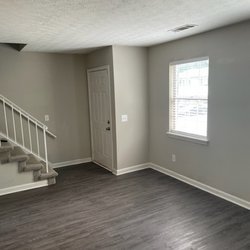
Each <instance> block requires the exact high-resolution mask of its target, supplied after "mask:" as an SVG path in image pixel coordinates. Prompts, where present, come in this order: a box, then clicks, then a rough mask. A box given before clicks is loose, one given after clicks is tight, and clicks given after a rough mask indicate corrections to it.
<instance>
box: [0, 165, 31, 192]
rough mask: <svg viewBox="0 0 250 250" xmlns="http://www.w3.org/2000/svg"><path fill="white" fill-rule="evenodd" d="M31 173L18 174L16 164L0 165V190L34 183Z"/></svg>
mask: <svg viewBox="0 0 250 250" xmlns="http://www.w3.org/2000/svg"><path fill="white" fill-rule="evenodd" d="M33 179H34V177H33V171H31V172H23V173H19V172H18V163H17V162H12V163H6V164H1V163H0V190H1V189H3V188H8V187H14V186H18V185H23V184H29V183H33V182H34V180H33Z"/></svg>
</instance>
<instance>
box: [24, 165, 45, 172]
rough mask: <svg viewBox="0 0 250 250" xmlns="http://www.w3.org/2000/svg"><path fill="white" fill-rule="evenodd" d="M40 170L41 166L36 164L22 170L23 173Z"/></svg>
mask: <svg viewBox="0 0 250 250" xmlns="http://www.w3.org/2000/svg"><path fill="white" fill-rule="evenodd" d="M41 169H42V164H40V163H37V164H27V165H26V166H25V167H24V168H23V171H37V170H41Z"/></svg>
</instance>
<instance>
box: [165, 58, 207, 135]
mask: <svg viewBox="0 0 250 250" xmlns="http://www.w3.org/2000/svg"><path fill="white" fill-rule="evenodd" d="M208 72H209V60H208V58H206V59H198V60H197V59H194V60H191V61H188V62H180V63H172V64H170V92H169V93H170V94H169V104H170V110H169V132H170V133H174V134H178V135H183V136H185V135H186V136H191V137H194V138H197V139H207V102H208Z"/></svg>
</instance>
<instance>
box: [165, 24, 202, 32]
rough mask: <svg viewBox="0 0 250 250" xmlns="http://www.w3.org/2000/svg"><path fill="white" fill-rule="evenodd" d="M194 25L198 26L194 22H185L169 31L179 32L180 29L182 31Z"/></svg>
mask: <svg viewBox="0 0 250 250" xmlns="http://www.w3.org/2000/svg"><path fill="white" fill-rule="evenodd" d="M196 26H198V25H196V24H185V25H183V26H180V27H177V28H174V29H171V30H169V31H172V32H181V31H184V30H188V29H191V28H194V27H196Z"/></svg>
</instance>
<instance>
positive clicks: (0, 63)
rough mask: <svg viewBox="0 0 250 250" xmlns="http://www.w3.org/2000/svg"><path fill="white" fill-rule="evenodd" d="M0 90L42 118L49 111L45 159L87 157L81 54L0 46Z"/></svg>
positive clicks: (84, 90) (84, 88) (86, 112)
mask: <svg viewBox="0 0 250 250" xmlns="http://www.w3.org/2000/svg"><path fill="white" fill-rule="evenodd" d="M0 76H1V78H0V79H1V80H0V94H2V95H4V96H6V97H7V98H9V99H10V100H12V101H14V102H15V103H16V104H18V105H19V106H20V107H22V108H23V109H24V110H26V111H28V112H29V113H31V114H32V115H33V116H35V117H36V118H38V119H39V120H40V121H42V122H44V115H45V114H49V115H50V121H49V122H47V125H48V127H49V130H51V131H52V132H53V133H55V134H56V136H57V139H56V140H54V139H51V138H49V140H48V143H49V160H50V161H51V162H53V163H55V162H63V161H70V160H75V159H82V158H86V157H90V155H91V153H90V132H89V131H90V129H89V111H88V95H87V79H86V70H85V61H84V56H81V55H66V54H65V55H64V54H46V53H28V52H26V53H25V52H21V53H19V52H17V51H15V50H14V49H11V48H9V47H7V46H4V45H1V46H0Z"/></svg>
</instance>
